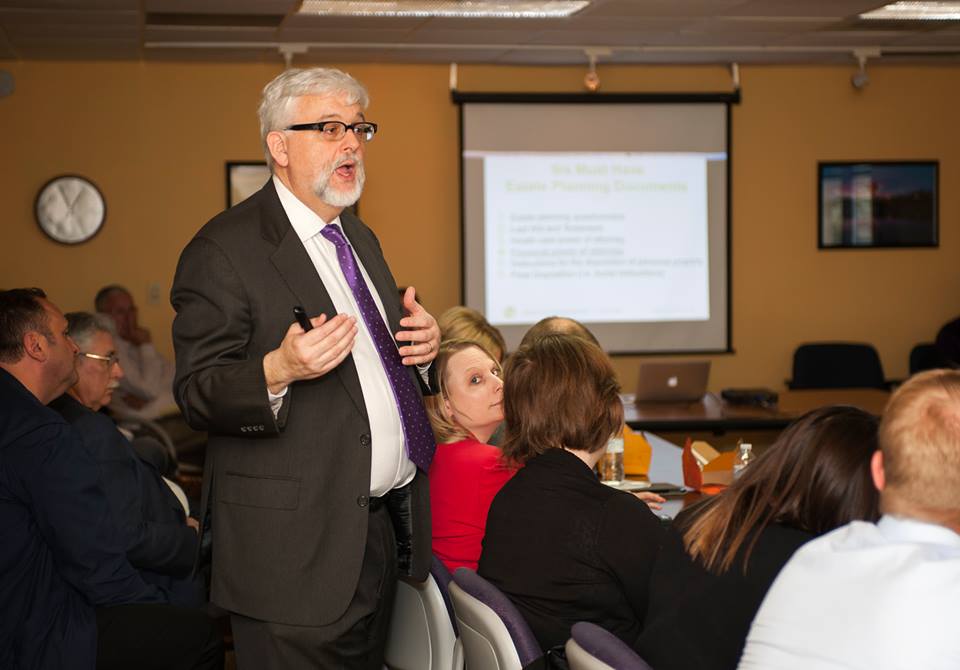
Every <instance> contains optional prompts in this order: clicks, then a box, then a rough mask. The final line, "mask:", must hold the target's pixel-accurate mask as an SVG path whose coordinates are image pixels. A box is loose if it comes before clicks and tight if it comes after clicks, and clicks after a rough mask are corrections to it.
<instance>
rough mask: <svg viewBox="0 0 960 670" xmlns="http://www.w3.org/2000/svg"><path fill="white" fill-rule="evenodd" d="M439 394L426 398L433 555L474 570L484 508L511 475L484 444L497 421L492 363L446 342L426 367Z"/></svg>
mask: <svg viewBox="0 0 960 670" xmlns="http://www.w3.org/2000/svg"><path fill="white" fill-rule="evenodd" d="M433 364H434V365H435V366H436V371H437V378H438V379H439V380H440V393H438V394H437V395H435V396H431V397H428V398H427V399H426V401H427V414H428V416H429V417H430V422H431V424H432V425H433V430H434V433H435V435H436V438H437V451H436V453H435V454H434V456H433V462H432V463H431V465H430V473H429V474H430V508H431V515H432V521H433V553H434V554H435V555H436V556H437V558H438V559H440V561H441V562H442V563H443V564H444V565H445V566H446V567H447V569H448V570H450V571H453V570H455V569H456V568H459V567H468V568H470V569H472V570H476V569H477V561H478V560H479V559H480V547H481V542H482V541H483V535H484V529H485V527H486V523H487V510H489V509H490V502H491V501H492V500H493V497H494V496H495V495H496V494H497V492H498V491H499V490H500V488H501V487H502V486H503V485H504V484H505V483H506V482H507V480H508V479H510V477H512V476H513V473H514V469H513V468H512V467H508V466H506V465H504V463H503V462H502V459H501V455H500V450H499V449H498V448H497V447H493V446H491V445H489V444H487V440H489V439H490V436H491V435H492V434H493V432H494V431H495V430H496V428H497V426H498V425H500V423H501V422H502V421H503V380H502V379H501V370H500V363H499V362H497V360H496V359H495V358H494V356H493V355H491V354H490V353H489V352H488V351H487V350H486V349H485V348H484V347H483V346H482V345H481V344H479V343H478V342H475V341H472V340H457V339H454V340H448V341H445V342H444V343H443V344H442V345H441V346H440V351H439V353H438V354H437V358H436V359H435V360H434V363H433Z"/></svg>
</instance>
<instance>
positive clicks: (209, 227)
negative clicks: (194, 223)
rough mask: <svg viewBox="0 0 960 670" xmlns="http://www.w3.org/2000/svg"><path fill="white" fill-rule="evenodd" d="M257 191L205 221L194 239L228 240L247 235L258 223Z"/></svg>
mask: <svg viewBox="0 0 960 670" xmlns="http://www.w3.org/2000/svg"><path fill="white" fill-rule="evenodd" d="M261 199H262V196H261V194H260V193H259V192H258V193H256V194H254V195H253V196H251V197H249V198H247V199H246V200H244V201H243V202H241V203H239V204H237V205H234V206H233V207H231V208H230V209H226V210H224V211H222V212H220V213H219V214H217V215H216V216H214V217H213V218H212V219H210V220H209V221H207V223H206V224H204V225H203V227H202V228H200V230H198V231H197V234H196V235H195V236H194V239H208V240H211V241H214V242H229V241H230V240H232V239H235V238H237V237H238V236H241V237H243V236H247V235H249V232H250V229H251V228H258V227H259V225H260V200H261Z"/></svg>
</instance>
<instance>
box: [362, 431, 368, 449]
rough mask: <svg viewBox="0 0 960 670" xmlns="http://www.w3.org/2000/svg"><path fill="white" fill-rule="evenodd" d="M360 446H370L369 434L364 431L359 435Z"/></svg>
mask: <svg viewBox="0 0 960 670" xmlns="http://www.w3.org/2000/svg"><path fill="white" fill-rule="evenodd" d="M360 446H361V447H369V446H370V436H369V435H367V434H366V433H364V434H363V435H361V436H360Z"/></svg>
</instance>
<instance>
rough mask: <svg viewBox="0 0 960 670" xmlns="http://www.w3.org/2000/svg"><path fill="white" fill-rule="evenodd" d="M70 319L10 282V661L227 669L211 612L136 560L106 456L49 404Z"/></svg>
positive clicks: (0, 419) (65, 379)
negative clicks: (121, 531)
mask: <svg viewBox="0 0 960 670" xmlns="http://www.w3.org/2000/svg"><path fill="white" fill-rule="evenodd" d="M66 329H67V321H66V319H65V318H64V316H63V314H62V313H61V312H60V310H58V309H57V308H56V307H55V306H54V305H53V304H52V303H50V302H49V301H47V300H46V296H45V294H44V293H43V292H42V291H40V290H39V289H13V290H9V291H0V407H3V411H2V412H0V528H2V529H3V530H2V541H0V603H2V607H0V668H4V670H19V669H21V668H30V669H31V670H37V669H39V670H45V669H50V670H53V669H61V668H70V669H71V670H74V669H76V670H92V668H94V667H97V668H100V669H106V668H134V667H136V668H162V667H167V668H170V667H178V668H196V669H199V668H216V667H222V662H223V655H222V651H221V649H220V643H219V639H218V637H217V636H216V634H215V630H214V628H213V626H211V625H210V622H209V620H208V619H206V617H205V616H204V615H203V614H202V613H200V612H196V611H194V610H186V609H182V608H176V607H170V606H168V605H163V604H160V603H165V602H167V594H166V592H165V591H164V590H163V589H161V588H158V587H157V586H154V585H148V584H147V583H145V582H144V581H143V579H142V578H141V577H140V575H138V574H137V572H136V570H134V568H133V566H131V565H130V563H129V562H128V561H127V559H126V557H125V555H124V552H123V548H122V546H121V544H120V541H119V538H118V536H117V530H116V527H115V525H114V523H113V519H112V516H111V513H110V509H109V507H108V505H107V500H106V497H105V495H104V493H103V490H102V489H101V488H100V484H99V472H98V470H97V466H96V463H95V462H94V461H93V459H92V458H91V457H90V455H89V453H88V452H87V451H86V450H85V449H84V448H83V447H82V446H81V444H80V440H79V438H78V437H77V436H76V433H75V432H74V431H73V429H71V428H70V426H68V425H67V424H66V422H65V421H64V420H63V418H62V417H60V416H59V415H58V414H57V413H56V412H54V411H53V410H51V409H49V408H47V407H45V406H44V405H45V404H46V403H48V402H50V401H51V400H52V399H54V398H55V397H57V396H59V395H60V394H61V393H63V392H64V391H65V390H66V389H67V388H68V387H70V386H71V385H72V384H73V383H74V382H75V381H76V370H75V368H74V359H75V357H76V353H77V347H76V345H74V344H73V342H72V341H71V340H70V338H69V337H68V336H67V334H66ZM147 630H149V632H150V635H145V634H144V633H145V632H146V631H147Z"/></svg>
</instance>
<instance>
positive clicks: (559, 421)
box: [503, 335, 623, 463]
mask: <svg viewBox="0 0 960 670" xmlns="http://www.w3.org/2000/svg"><path fill="white" fill-rule="evenodd" d="M619 392H620V387H619V385H618V384H617V379H616V374H615V373H614V371H613V367H612V366H611V364H610V359H609V358H608V357H607V355H606V354H605V353H604V352H603V350H602V349H600V347H598V346H597V345H596V344H593V343H592V342H589V341H587V340H585V339H583V338H581V337H576V336H573V335H547V336H544V337H541V338H538V339H536V340H534V341H532V342H529V343H528V344H525V345H523V346H521V347H520V348H519V349H518V350H517V351H516V353H514V354H513V355H512V356H511V357H510V359H509V360H508V361H507V367H506V370H505V371H504V388H503V414H504V419H505V421H506V424H507V438H506V441H505V442H504V444H503V453H504V456H505V457H507V458H508V459H511V460H513V461H515V462H517V463H525V462H526V461H528V460H529V459H530V458H532V457H534V456H536V455H538V454H542V453H544V452H545V451H547V450H548V449H562V448H567V449H577V450H581V451H587V452H595V451H597V450H599V449H602V448H603V447H604V446H605V445H606V443H607V440H609V439H610V437H611V436H612V435H613V434H614V433H616V432H619V431H620V429H621V428H622V426H623V404H622V403H621V402H620V396H619Z"/></svg>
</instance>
